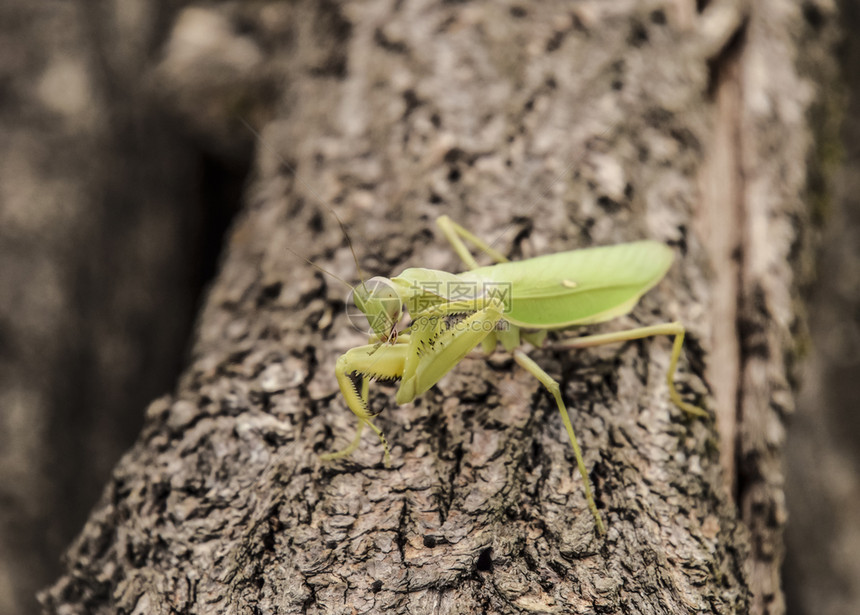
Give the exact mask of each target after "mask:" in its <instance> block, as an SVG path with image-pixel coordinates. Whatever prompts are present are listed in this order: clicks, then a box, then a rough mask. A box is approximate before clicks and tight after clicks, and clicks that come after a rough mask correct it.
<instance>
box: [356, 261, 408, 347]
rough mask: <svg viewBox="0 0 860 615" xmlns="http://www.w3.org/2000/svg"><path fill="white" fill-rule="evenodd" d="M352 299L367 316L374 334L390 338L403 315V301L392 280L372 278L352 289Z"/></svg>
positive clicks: (385, 338) (386, 338) (381, 338)
mask: <svg viewBox="0 0 860 615" xmlns="http://www.w3.org/2000/svg"><path fill="white" fill-rule="evenodd" d="M351 294H352V301H353V302H354V303H355V307H357V308H358V309H359V310H360V311H361V312H362V313H363V314H364V315H365V316H366V317H367V322H368V323H369V324H370V328H371V329H372V330H373V333H374V335H376V337H378V338H379V339H380V340H386V341H387V340H389V339H390V338H391V336H392V335H393V334H394V332H395V327H396V326H397V323H398V322H400V318H401V317H402V316H403V302H402V301H401V299H400V295H399V294H398V293H397V290H396V288H395V287H394V285H393V284H392V283H391V280H389V279H388V278H383V277H375V278H370V279H369V280H368V281H367V282H362V283H361V284H359V285H358V286H356V287H355V288H354V289H353V291H352V293H351Z"/></svg>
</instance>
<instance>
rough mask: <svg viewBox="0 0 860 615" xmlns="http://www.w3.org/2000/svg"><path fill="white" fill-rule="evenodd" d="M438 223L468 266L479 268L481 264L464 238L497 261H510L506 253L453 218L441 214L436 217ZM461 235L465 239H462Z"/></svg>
mask: <svg viewBox="0 0 860 615" xmlns="http://www.w3.org/2000/svg"><path fill="white" fill-rule="evenodd" d="M436 225H437V226H438V227H439V229H440V230H441V231H442V234H444V235H445V238H446V239H447V240H448V243H450V244H451V247H452V248H454V251H455V252H456V253H457V256H459V257H460V260H462V261H463V262H464V263H465V264H466V267H467V268H469V269H477V268H478V267H480V265H478V261H476V260H475V257H474V256H472V253H471V252H469V248H467V247H466V244H464V243H463V239H465V240H466V241H468V242H469V243H471V244H472V245H474V246H475V247H477V248H478V249H479V250H481V252H485V253H486V254H489V255H490V257H491V258H492V259H493V260H494V261H496V262H497V263H507V262H508V258H507V257H506V256H505V255H504V254H502V253H501V252H499V251H498V250H495V249H494V248H492V247H491V246H490V244H488V243H487V242H486V241H484V240H483V239H481V238H480V237H478V236H476V235H473V234H472V233H470V232H469V231H467V230H466V229H464V228H463V227H462V226H460V225H459V224H457V223H456V222H454V221H453V220H451V218H449V217H448V216H439V217H438V218H436ZM461 237H462V238H463V239H460V238H461Z"/></svg>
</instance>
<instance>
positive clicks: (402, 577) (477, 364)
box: [42, 0, 833, 613]
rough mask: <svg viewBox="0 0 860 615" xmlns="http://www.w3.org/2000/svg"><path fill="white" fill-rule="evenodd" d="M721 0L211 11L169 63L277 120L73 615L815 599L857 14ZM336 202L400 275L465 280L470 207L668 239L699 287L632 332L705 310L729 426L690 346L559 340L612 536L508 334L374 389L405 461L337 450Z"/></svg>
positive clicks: (577, 228) (521, 609)
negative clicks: (802, 502)
mask: <svg viewBox="0 0 860 615" xmlns="http://www.w3.org/2000/svg"><path fill="white" fill-rule="evenodd" d="M705 4H708V6H707V7H706V9H705V10H704V11H703V12H701V13H699V12H696V10H695V9H694V8H693V7H692V5H691V4H690V3H682V2H651V3H642V2H633V1H631V2H619V3H604V2H595V3H588V4H586V3H577V4H570V3H564V2H541V3H532V4H523V5H510V6H503V5H502V4H501V3H495V2H486V3H463V4H461V3H451V2H429V1H428V2H424V3H419V2H406V3H389V2H364V3H344V4H342V5H335V4H333V3H329V2H305V3H272V4H268V5H262V4H259V5H258V4H249V3H240V4H237V5H232V4H226V5H223V6H218V7H214V8H211V9H205V10H204V9H188V10H186V11H185V12H184V13H182V14H181V15H180V16H179V18H178V20H177V22H176V25H175V27H174V30H173V33H172V35H171V38H170V40H169V41H168V43H167V45H166V47H165V50H166V51H165V56H164V58H163V60H162V62H161V64H160V65H159V66H158V68H157V69H156V70H155V71H154V73H153V77H154V78H155V79H157V80H159V81H158V83H159V84H160V87H161V88H162V92H163V93H164V96H165V97H166V99H167V100H168V101H169V102H171V103H172V104H173V105H175V107H176V108H177V109H179V110H180V111H185V112H186V113H187V114H188V118H189V121H190V122H191V123H192V125H193V126H194V128H195V129H196V130H198V131H201V132H202V133H204V134H207V135H208V137H209V138H211V139H212V141H213V142H215V143H223V144H225V146H229V143H230V140H231V139H232V138H234V135H235V134H236V131H237V130H244V128H243V127H242V123H241V122H240V120H241V119H244V118H247V119H248V121H249V122H250V123H251V124H254V125H256V126H258V127H259V130H260V134H261V136H260V139H259V142H258V150H257V156H258V157H257V164H256V169H257V177H256V179H255V181H254V182H253V184H252V185H251V186H250V187H249V189H248V193H247V207H246V210H245V212H244V214H243V215H242V217H241V219H240V220H239V221H238V222H237V223H236V225H235V228H234V230H233V232H232V235H231V239H230V243H229V247H228V249H227V251H226V254H225V257H224V261H223V265H222V269H221V272H220V275H219V276H218V279H217V280H216V282H215V283H214V285H213V287H212V289H211V292H210V294H209V297H208V300H207V302H206V304H205V306H204V309H203V312H202V314H201V316H200V321H199V335H198V338H197V341H196V344H195V348H194V352H193V357H192V360H191V363H190V365H189V366H188V369H187V371H186V372H185V374H184V376H183V378H182V381H181V382H180V384H179V386H178V389H177V391H176V392H175V394H174V395H173V396H171V397H168V398H164V399H160V400H158V401H156V402H154V403H153V404H152V405H151V406H150V408H149V410H148V411H147V420H146V425H145V427H144V429H143V432H142V434H141V436H140V438H139V440H138V442H137V444H136V445H135V446H134V448H133V449H132V450H131V451H130V452H129V453H128V454H127V455H126V456H125V457H124V458H123V460H122V461H121V462H120V464H119V465H118V466H117V468H116V469H115V471H114V475H113V478H112V480H111V481H110V483H109V485H108V486H107V488H106V489H105V492H104V496H103V498H102V500H101V502H100V504H99V505H98V507H97V508H96V510H94V511H93V513H92V516H91V518H90V520H89V522H88V523H87V525H86V527H85V528H84V530H83V532H82V533H81V535H80V537H79V538H78V539H77V541H76V542H75V543H74V544H73V546H72V547H71V549H70V551H69V553H68V556H67V557H68V561H67V572H66V574H65V575H64V576H63V577H62V578H61V579H60V580H59V581H57V583H56V584H55V585H54V586H53V587H52V588H51V589H50V590H48V591H46V592H45V593H44V594H43V595H42V601H43V603H44V605H45V607H46V609H48V610H50V611H62V612H81V613H83V612H87V613H101V612H119V611H123V612H139V613H144V612H147V613H150V612H153V613H168V612H173V611H179V612H212V611H217V612H228V613H229V612H236V613H244V612H248V611H249V610H254V611H257V612H266V613H268V612H286V613H356V612H357V613H365V612H367V613H371V612H373V613H376V612H395V613H430V612H434V613H476V612H486V613H525V612H537V613H553V612H559V613H570V612H576V613H596V612H613V613H614V612H633V613H679V612H692V611H695V612H714V613H738V612H754V613H765V612H767V613H781V612H783V611H784V605H783V602H782V598H781V593H780V588H779V576H778V572H779V566H780V563H781V555H782V546H781V545H782V535H781V532H782V527H783V524H784V521H785V513H784V510H783V506H782V504H781V502H782V475H781V473H780V469H779V461H780V455H781V448H782V443H783V427H782V422H783V419H784V417H785V414H786V413H788V412H790V410H791V405H792V396H791V390H790V388H789V384H788V383H789V373H788V369H789V365H790V363H791V356H792V354H793V352H794V350H793V349H794V336H795V331H796V328H797V324H798V321H797V315H796V313H795V309H796V292H797V288H798V284H799V282H800V280H799V278H798V274H797V271H798V270H799V269H798V268H802V267H805V266H807V264H808V259H809V245H810V242H809V240H808V239H809V238H808V235H807V234H806V232H805V231H806V229H807V222H808V220H809V219H810V210H809V207H808V206H807V205H806V204H805V203H804V202H803V201H802V200H801V197H802V196H803V194H804V190H805V189H806V186H807V182H808V171H807V167H806V162H805V158H806V157H807V156H808V154H809V150H810V146H811V143H812V139H813V129H817V127H816V126H814V125H813V126H812V127H810V125H809V123H808V120H807V112H808V111H809V110H810V109H814V108H816V105H820V104H821V103H820V100H819V98H817V92H818V90H817V88H818V87H820V86H821V84H822V83H824V84H826V80H827V79H832V76H833V75H832V72H830V71H832V67H831V66H830V64H829V60H828V58H827V54H826V52H827V50H828V47H827V46H828V45H830V44H831V43H832V41H831V40H830V38H829V37H830V36H831V30H832V26H831V24H832V21H833V20H832V16H831V15H830V14H829V13H827V12H826V11H825V10H824V9H823V8H820V7H817V6H816V5H814V4H811V3H810V4H808V5H805V6H807V7H813V8H814V11H815V12H814V14H813V15H812V17H810V12H809V11H810V10H811V9H804V10H803V11H801V9H800V8H798V7H796V6H795V5H794V3H791V2H787V1H780V0H769V1H767V2H760V3H756V5H755V6H754V7H747V6H746V5H744V4H743V3H741V2H729V1H724V2H713V3H705ZM748 8H749V12H747V9H748ZM201 32H208V33H209V34H208V36H209V38H206V37H202V38H201V37H200V33H201ZM195 35H196V37H195ZM801 43H803V44H804V45H807V46H808V47H806V48H805V53H804V56H802V57H801V60H802V61H799V62H798V63H796V64H795V63H793V62H792V57H794V54H796V53H797V52H798V49H799V48H800V45H801ZM774 49H777V50H779V51H778V52H775V51H773V50H774ZM224 67H228V69H225V68H224ZM236 67H245V69H246V70H247V71H248V72H250V73H253V74H256V75H265V76H266V78H267V79H269V82H270V83H272V84H274V85H276V86H278V87H279V88H282V89H281V90H279V91H278V96H277V97H272V98H270V99H269V100H268V101H267V102H270V101H272V100H274V101H276V102H270V107H269V108H268V109H264V110H263V111H261V106H260V100H265V99H261V97H260V91H259V90H252V89H248V90H243V89H242V88H241V87H237V88H236V90H231V88H230V87H229V84H225V83H223V82H220V81H218V80H219V78H220V76H221V75H223V74H229V69H233V70H235V69H236ZM224 70H228V72H227V73H225V72H224ZM251 81H253V80H251ZM213 84H214V85H213ZM213 92H214V93H215V94H213ZM249 99H250V100H253V101H254V106H253V107H251V106H250V104H249V103H248V100H249ZM249 109H250V110H249ZM329 209H332V210H334V211H335V212H337V215H338V216H339V217H340V218H341V220H343V222H344V225H345V226H346V228H347V229H348V230H349V233H350V236H351V238H352V240H353V243H354V245H355V251H356V253H357V255H358V257H359V261H360V264H361V270H362V271H363V272H364V273H365V275H366V276H371V275H384V276H390V275H394V274H396V273H398V272H399V271H401V270H402V269H403V268H405V267H407V266H419V267H430V268H438V269H445V270H448V271H457V270H460V268H461V265H460V263H459V262H458V261H457V259H456V257H455V255H454V254H453V253H452V252H451V250H450V249H449V247H448V246H447V245H446V244H445V242H444V240H443V239H442V238H441V236H440V235H439V234H437V233H435V231H434V227H433V220H434V219H435V218H436V217H437V216H439V215H442V214H448V215H450V216H451V217H452V218H454V219H455V220H457V221H458V222H460V223H461V224H463V225H464V226H466V227H467V228H469V229H470V230H472V231H473V232H475V233H476V234H477V235H479V236H482V237H484V238H486V239H488V240H489V241H491V242H494V243H495V245H496V246H497V247H498V248H499V249H501V250H502V251H503V252H506V253H508V254H510V255H512V256H513V257H514V258H527V257H530V256H535V255H538V254H545V253H552V252H557V251H561V250H566V249H571V248H574V247H585V246H589V245H603V244H611V243H616V242H623V241H630V240H635V239H641V238H646V237H647V238H653V239H657V240H660V241H663V242H666V243H668V244H669V245H671V246H672V247H673V248H674V249H675V251H676V254H677V259H676V262H675V265H674V266H673V268H672V269H671V271H670V272H669V274H668V276H667V278H666V280H665V281H664V282H663V283H662V284H661V285H660V286H658V287H657V288H656V289H655V290H653V291H651V292H650V293H649V294H647V295H646V296H645V297H644V299H643V300H642V302H641V303H640V305H639V306H638V307H637V308H636V309H635V310H634V311H633V313H632V315H631V316H629V317H624V318H621V319H618V320H617V321H614V322H612V323H608V324H606V325H602V326H601V327H599V328H596V329H597V330H599V331H614V330H620V329H622V328H630V327H632V326H638V325H648V324H656V323H660V322H666V321H670V320H676V319H677V320H681V321H682V322H684V323H685V324H686V325H687V327H688V337H687V343H686V355H685V356H686V359H685V361H683V364H682V369H681V374H680V376H679V381H680V382H681V388H682V391H683V393H684V395H685V396H686V397H687V398H688V399H695V400H698V401H699V402H700V403H701V404H703V405H705V406H706V407H707V408H708V409H709V410H710V411H712V412H713V413H714V414H715V415H716V421H701V420H691V419H690V418H688V417H686V416H684V415H683V413H682V412H680V411H679V410H678V409H677V408H676V407H674V406H673V405H672V404H671V403H670V401H669V399H668V395H667V391H666V387H665V380H664V375H665V372H666V368H667V365H668V358H669V350H670V344H669V342H668V341H667V340H664V339H648V340H644V341H641V342H635V343H630V344H624V345H621V346H618V347H605V348H601V349H597V350H594V351H581V352H578V353H576V354H573V353H567V352H555V351H548V350H536V351H534V352H532V353H531V354H532V356H533V357H534V358H535V360H536V361H537V362H538V363H539V364H540V365H541V366H542V367H543V368H544V369H546V370H547V371H548V372H549V373H550V374H551V375H553V376H554V377H556V378H558V379H559V380H560V382H562V391H563V394H564V396H565V399H566V401H567V404H568V407H569V408H570V409H571V413H572V415H573V422H574V426H575V428H576V431H577V434H578V435H579V438H580V444H581V445H582V447H583V449H584V452H585V460H586V464H587V466H588V468H589V471H590V475H591V479H592V482H593V484H594V487H595V491H596V500H597V503H598V507H599V508H600V510H601V512H602V514H603V516H604V518H605V520H606V523H607V526H608V533H607V535H606V536H605V537H601V536H599V535H598V534H597V533H596V532H595V528H594V523H593V520H592V517H591V515H590V514H589V512H588V509H587V507H586V504H585V499H584V495H583V485H582V483H581V481H580V479H579V477H578V474H577V472H576V469H575V465H574V463H573V456H572V452H571V450H570V445H569V443H568V442H567V438H566V436H565V433H564V428H563V426H562V424H561V420H560V417H558V416H557V412H556V410H555V407H554V404H553V403H552V401H551V399H550V398H548V396H547V395H546V394H545V392H544V391H543V390H542V389H541V388H540V386H539V385H538V383H537V382H536V381H535V380H534V379H533V378H532V377H531V376H529V375H528V374H526V373H524V372H523V371H521V370H519V369H518V368H517V367H516V366H515V365H514V364H513V362H512V361H511V360H510V357H509V356H507V355H504V354H503V353H499V354H497V355H493V356H492V357H490V358H489V359H485V358H483V357H481V356H469V357H467V358H466V359H465V360H464V361H462V362H461V363H460V364H459V365H457V366H456V367H455V369H454V370H452V372H451V373H450V374H449V375H448V376H446V377H445V378H444V379H443V380H442V381H441V382H440V383H439V385H438V386H436V387H435V388H433V389H432V390H430V391H429V392H427V393H426V394H425V395H424V396H423V397H422V398H420V399H419V400H417V401H416V402H415V403H414V404H412V405H406V406H403V407H398V406H397V405H396V404H395V403H394V389H393V388H391V387H386V386H383V385H379V384H374V385H373V386H372V393H371V398H372V400H373V404H374V408H375V409H376V410H379V411H380V412H381V415H380V417H379V418H378V419H377V420H378V425H379V426H380V427H382V429H383V430H384V431H385V433H386V435H387V437H388V440H389V441H390V442H391V443H392V446H393V449H392V453H393V465H392V467H391V468H386V467H384V466H383V465H382V463H381V457H382V451H381V446H380V444H379V442H378V441H374V440H373V439H372V438H370V437H369V436H367V437H366V438H365V439H364V441H363V443H362V446H361V447H360V448H359V450H358V451H356V452H355V453H354V454H353V455H352V456H350V457H349V458H348V459H344V460H340V461H337V462H326V463H324V462H322V461H321V460H320V458H319V455H320V454H321V453H324V452H326V451H329V450H332V449H336V448H340V447H342V446H344V445H345V444H346V443H347V442H348V441H349V439H350V438H351V437H352V435H353V433H354V431H353V430H354V428H355V419H354V417H353V416H352V414H351V413H350V412H349V410H348V409H347V408H346V406H345V404H344V402H343V399H342V398H341V396H340V394H339V393H338V390H337V384H336V382H335V378H334V370H333V368H334V364H335V361H336V359H337V357H338V355H339V354H341V353H343V352H344V351H346V350H347V349H349V348H351V347H353V346H356V345H359V344H362V343H365V338H364V337H363V335H362V334H361V333H360V332H359V331H358V330H356V329H355V328H353V327H352V326H351V324H350V321H349V319H348V318H347V315H346V312H345V310H344V307H343V299H344V297H345V295H346V291H347V290H348V289H346V288H345V287H343V286H342V285H341V284H340V283H338V282H337V281H335V280H333V278H332V277H329V276H325V275H322V274H321V273H320V272H318V271H316V270H315V269H314V268H312V267H311V266H310V265H308V264H307V263H306V262H305V260H303V259H308V260H310V261H312V262H313V263H314V264H315V265H316V266H318V267H320V268H322V269H325V270H326V271H328V272H331V273H332V274H334V275H335V276H339V277H340V278H343V279H346V280H354V279H355V278H356V273H357V272H356V268H355V264H354V263H353V260H352V255H351V252H350V249H349V247H348V245H347V242H346V240H345V238H344V235H343V233H342V232H341V229H340V227H339V225H338V222H337V220H336V219H335V217H334V215H333V214H332V213H331V212H330V211H329ZM709 391H713V396H711V395H710V394H709ZM735 502H737V505H736V504H735Z"/></svg>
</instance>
